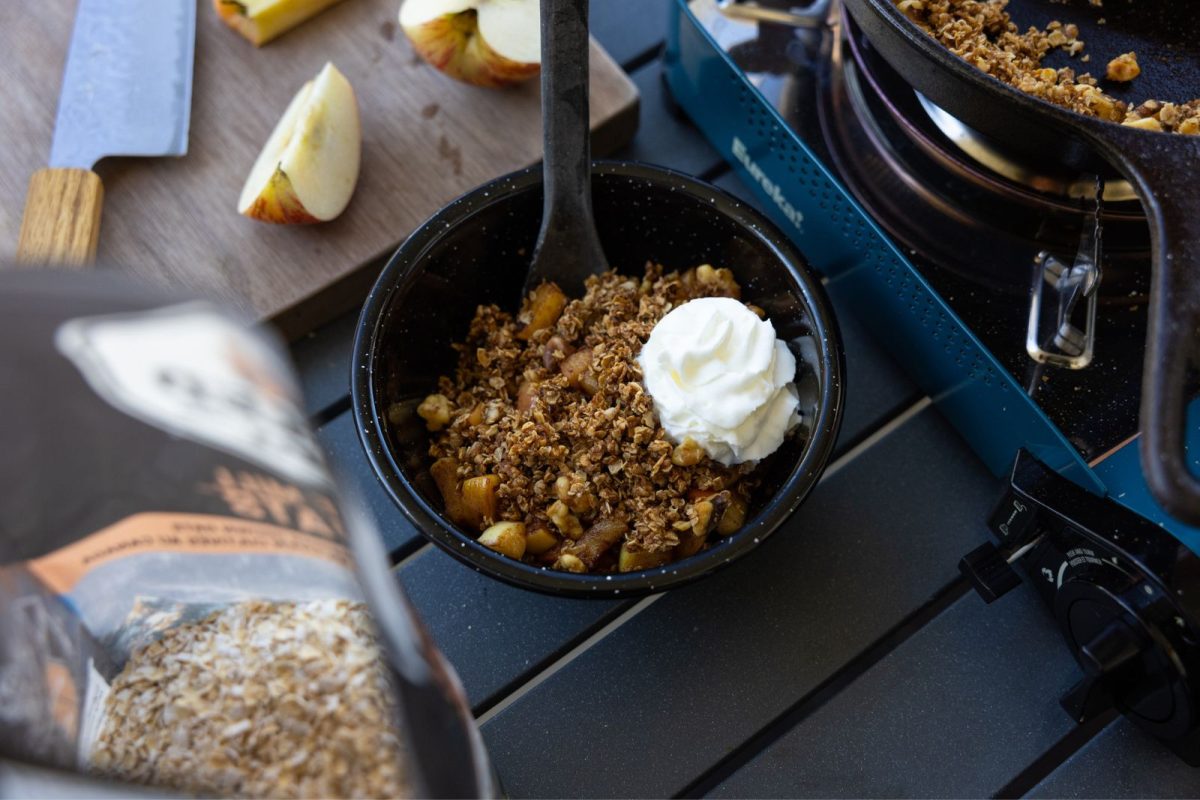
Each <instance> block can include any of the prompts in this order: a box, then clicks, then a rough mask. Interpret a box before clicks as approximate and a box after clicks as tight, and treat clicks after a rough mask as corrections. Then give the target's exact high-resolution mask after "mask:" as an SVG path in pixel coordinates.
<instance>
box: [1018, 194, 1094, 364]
mask: <svg viewBox="0 0 1200 800" xmlns="http://www.w3.org/2000/svg"><path fill="white" fill-rule="evenodd" d="M1102 191H1103V185H1102V184H1101V182H1100V181H1099V180H1098V179H1097V181H1096V192H1095V194H1094V195H1093V196H1092V197H1090V198H1088V199H1087V202H1089V205H1090V208H1089V214H1088V218H1087V219H1086V220H1085V222H1084V225H1083V232H1082V233H1081V234H1080V238H1079V251H1078V252H1077V253H1076V255H1075V263H1074V264H1072V265H1070V266H1067V265H1066V264H1065V263H1063V262H1062V261H1059V260H1058V259H1057V258H1055V257H1054V256H1052V255H1050V254H1049V253H1048V252H1046V251H1044V250H1043V251H1042V252H1040V253H1038V254H1037V257H1036V258H1035V259H1034V266H1035V269H1034V271H1033V290H1032V293H1031V300H1030V304H1029V327H1028V329H1027V331H1026V334H1025V350H1026V352H1028V353H1029V356H1030V358H1032V359H1033V360H1034V361H1037V362H1038V363H1039V364H1050V365H1052V366H1056V367H1066V368H1068V369H1083V368H1084V367H1086V366H1087V365H1088V364H1090V363H1092V356H1093V355H1094V354H1095V346H1096V303H1097V299H1098V298H1099V296H1100V291H1099V288H1100V277H1101V273H1100V252H1101V251H1100V237H1101V228H1100V200H1099V198H1100V196H1101V193H1102ZM1081 305H1082V311H1081V309H1080V307H1081ZM1044 306H1048V307H1049V308H1048V309H1047V311H1048V312H1049V313H1047V314H1043V310H1042V309H1043V307H1044ZM1043 316H1048V317H1049V318H1050V319H1051V320H1052V321H1053V325H1052V326H1047V328H1048V329H1049V331H1050V332H1049V335H1046V334H1045V333H1044V332H1043V330H1042V319H1043ZM1080 317H1082V319H1080ZM1077 323H1081V324H1082V327H1080V325H1079V324H1077Z"/></svg>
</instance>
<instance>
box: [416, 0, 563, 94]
mask: <svg viewBox="0 0 1200 800" xmlns="http://www.w3.org/2000/svg"><path fill="white" fill-rule="evenodd" d="M400 27H401V28H403V29H404V32H405V34H407V35H408V38H409V41H411V42H412V45H413V48H414V49H415V50H416V51H417V53H419V54H420V55H421V57H422V58H424V59H425V60H426V61H428V62H429V63H430V64H432V65H433V66H434V67H436V68H437V69H439V70H441V71H442V72H444V73H446V74H447V75H449V76H450V77H452V78H456V79H458V80H460V81H463V82H465V83H470V84H474V85H476V86H488V87H496V88H499V87H503V86H511V85H513V84H516V83H521V82H522V81H526V80H528V79H530V78H532V77H534V76H536V75H537V74H538V73H539V72H540V71H541V60H542V53H541V22H540V19H539V8H538V0H405V2H404V5H403V6H401V7H400Z"/></svg>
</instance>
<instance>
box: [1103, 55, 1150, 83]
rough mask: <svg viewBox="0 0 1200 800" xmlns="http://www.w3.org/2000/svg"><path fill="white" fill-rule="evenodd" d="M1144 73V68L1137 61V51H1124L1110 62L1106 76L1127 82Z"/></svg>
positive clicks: (1113, 79)
mask: <svg viewBox="0 0 1200 800" xmlns="http://www.w3.org/2000/svg"><path fill="white" fill-rule="evenodd" d="M1141 74H1142V68H1141V67H1139V66H1138V63H1137V53H1132V52H1130V53H1122V54H1121V55H1119V56H1117V57H1116V58H1114V59H1113V60H1112V61H1110V62H1108V70H1107V71H1106V72H1105V73H1104V77H1106V78H1108V79H1109V80H1110V81H1120V82H1121V83H1125V82H1126V81H1131V80H1133V79H1134V78H1136V77H1137V76H1138V75H1141Z"/></svg>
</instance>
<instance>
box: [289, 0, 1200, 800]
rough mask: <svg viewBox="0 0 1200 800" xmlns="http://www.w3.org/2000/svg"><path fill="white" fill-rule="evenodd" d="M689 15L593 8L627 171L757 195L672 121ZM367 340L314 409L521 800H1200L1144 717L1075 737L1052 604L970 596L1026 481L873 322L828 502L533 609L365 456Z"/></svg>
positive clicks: (846, 331) (307, 346) (338, 352)
mask: <svg viewBox="0 0 1200 800" xmlns="http://www.w3.org/2000/svg"><path fill="white" fill-rule="evenodd" d="M667 4H668V0H597V2H594V3H593V4H592V5H593V10H592V30H593V33H594V34H595V35H596V37H597V38H598V39H599V40H600V41H601V43H602V44H604V46H605V47H606V48H607V49H608V51H609V52H610V53H611V54H612V55H613V57H614V58H615V59H616V60H617V61H618V62H620V63H621V64H622V66H623V67H624V68H625V69H626V71H627V72H629V74H630V75H631V76H632V77H633V79H634V80H635V82H636V83H637V85H638V87H639V88H640V90H641V93H642V109H641V115H642V116H641V126H640V128H639V132H638V134H637V137H636V139H635V140H634V142H633V143H632V145H631V146H630V147H628V148H627V150H626V151H625V152H622V153H619V154H618V156H619V157H622V158H630V159H638V160H644V161H649V162H653V163H658V164H663V165H666V166H669V167H673V168H676V169H679V170H683V171H686V172H690V173H693V174H696V175H699V176H701V177H702V178H705V179H707V180H710V181H713V182H715V183H716V184H717V185H719V186H721V187H723V188H725V189H726V190H728V191H731V192H732V193H734V194H737V195H741V196H743V197H746V198H748V199H749V195H748V192H747V190H746V188H745V186H744V185H742V184H741V182H740V181H739V180H738V178H737V177H736V176H734V175H733V174H732V173H731V172H730V171H729V169H728V167H727V166H726V165H725V164H724V162H722V161H721V159H720V157H719V156H718V154H717V153H716V152H715V151H714V150H713V149H712V148H711V147H710V146H709V145H708V144H707V143H706V142H705V141H704V139H703V137H702V136H701V135H700V134H699V133H698V132H697V131H696V130H695V129H693V128H691V127H690V126H689V125H688V124H687V123H686V122H685V121H683V120H680V119H678V118H677V117H675V116H672V114H671V113H670V112H669V111H668V108H667V104H666V102H665V98H664V97H663V89H662V85H661V83H660V79H659V75H660V66H661V65H660V61H659V58H660V54H661V49H662V39H663V36H664V33H665V25H666V20H667ZM751 202H752V201H751ZM356 318H357V314H356V313H350V314H346V315H345V316H343V317H341V318H340V319H337V320H336V321H334V322H332V323H330V324H328V325H326V326H324V327H322V328H320V329H318V330H315V331H313V332H311V333H310V334H309V335H308V336H306V337H304V338H302V339H300V340H299V341H297V342H296V343H295V344H294V345H293V355H294V357H295V359H296V361H297V363H298V366H299V369H300V373H301V378H302V381H303V384H304V387H305V390H306V396H307V402H308V403H309V411H310V413H311V415H312V419H313V421H314V423H315V424H316V425H317V427H318V432H319V436H320V439H321V441H322V442H323V444H324V446H325V447H326V449H327V451H328V453H329V455H330V456H331V458H332V460H333V461H334V463H335V464H336V465H337V466H338V467H340V468H341V470H342V471H343V472H344V473H345V474H346V476H347V477H348V479H350V480H351V481H353V482H355V483H356V484H357V486H358V488H359V489H360V491H361V493H362V494H363V496H364V497H365V498H366V500H367V503H368V505H369V508H370V511H371V512H372V513H373V514H374V516H375V519H376V521H377V523H378V525H379V528H380V530H381V532H382V534H383V536H384V538H385V540H386V543H387V547H388V549H389V550H390V552H391V555H392V558H393V560H394V562H395V564H396V574H397V577H398V579H399V580H400V582H401V583H402V584H403V586H404V588H405V590H406V591H407V592H408V595H409V597H410V598H411V599H412V601H413V603H414V604H415V605H416V606H417V608H418V610H419V611H420V614H421V616H422V617H423V619H424V620H425V622H426V624H427V625H428V627H429V629H430V631H431V632H432V634H433V636H434V638H435V639H436V640H437V642H438V644H439V646H440V647H441V649H442V651H443V652H444V653H445V655H446V656H447V657H448V658H449V659H450V661H451V662H452V663H453V664H454V666H455V667H456V668H457V670H458V673H459V675H460V676H461V678H462V680H463V682H464V684H465V686H466V689H467V692H468V695H469V698H470V701H471V703H472V706H473V708H474V711H475V713H476V715H477V716H478V719H479V722H480V725H481V727H482V731H483V736H484V739H485V741H486V743H487V746H488V748H489V751H490V754H491V757H492V759H493V761H494V763H495V765H496V768H497V770H498V772H499V775H500V778H501V780H502V782H503V786H504V789H505V791H506V792H507V793H508V794H509V795H511V796H513V797H566V796H586V797H608V796H659V795H663V796H665V795H680V796H693V795H695V796H699V795H712V796H722V797H732V796H860V797H861V796H956V797H966V796H991V795H996V796H1021V795H1029V796H1034V797H1094V796H1108V797H1187V796H1196V795H1200V771H1195V770H1192V769H1191V768H1189V767H1187V766H1185V765H1184V764H1183V763H1182V762H1180V761H1179V760H1177V759H1176V758H1175V756H1174V755H1172V754H1171V753H1170V752H1168V751H1167V750H1166V749H1165V748H1163V747H1162V746H1161V745H1159V744H1157V743H1156V742H1154V741H1152V740H1150V739H1148V738H1147V737H1145V736H1144V735H1142V734H1141V732H1140V731H1138V730H1137V729H1135V728H1134V727H1133V726H1132V725H1131V724H1130V723H1128V722H1126V721H1125V720H1124V719H1121V718H1113V717H1107V718H1104V719H1101V720H1098V721H1096V722H1095V723H1093V724H1090V725H1087V726H1083V727H1077V726H1075V725H1074V724H1073V723H1072V721H1071V720H1069V719H1068V718H1067V716H1066V714H1065V713H1064V712H1063V711H1062V710H1061V709H1060V708H1059V705H1058V697H1059V696H1060V695H1061V694H1062V693H1063V692H1064V691H1065V690H1066V689H1067V688H1068V687H1070V686H1071V684H1072V683H1073V682H1074V681H1075V680H1076V678H1077V677H1078V669H1077V667H1076V666H1075V664H1074V662H1073V660H1072V658H1071V656H1070V655H1069V654H1068V652H1067V650H1066V647H1065V645H1064V644H1063V642H1062V641H1061V640H1060V637H1059V634H1058V631H1057V630H1056V628H1055V626H1054V623H1053V621H1052V620H1051V618H1050V615H1049V613H1048V612H1047V611H1046V610H1045V609H1044V608H1043V607H1042V606H1041V605H1040V604H1039V602H1038V601H1037V598H1036V597H1035V596H1034V594H1033V592H1032V591H1031V590H1030V589H1029V588H1028V587H1021V588H1020V589H1018V590H1016V591H1014V592H1012V593H1011V594H1009V595H1007V596H1005V597H1004V598H1002V599H1001V600H1000V601H999V602H997V603H996V604H995V605H993V606H991V607H988V606H985V605H984V604H983V603H982V601H981V600H979V599H978V598H977V597H976V596H975V595H974V594H973V593H971V592H970V591H969V590H968V588H967V586H966V585H965V583H964V581H963V580H962V579H961V578H960V577H959V574H958V572H957V569H956V564H957V562H958V559H959V557H960V556H961V555H963V554H964V553H965V552H967V551H968V550H970V549H972V548H973V547H975V546H977V545H978V544H980V543H981V542H983V541H985V540H986V539H987V538H988V533H987V531H986V529H985V526H984V520H985V517H986V515H987V512H988V511H989V509H990V507H991V505H992V504H993V502H994V501H995V500H996V498H997V497H998V495H999V492H1000V489H1001V481H1000V480H999V479H997V478H996V477H994V476H992V475H991V474H990V473H988V472H987V470H986V469H985V468H984V467H983V465H982V463H981V462H979V461H978V460H977V459H976V458H975V456H974V455H973V454H972V453H971V452H970V450H968V448H967V447H966V446H965V445H964V443H963V442H962V441H961V440H960V439H959V438H958V436H957V434H956V433H955V432H954V431H953V430H952V429H951V428H950V427H949V425H948V424H947V423H946V422H945V421H944V420H943V419H942V418H941V417H940V415H939V413H938V411H937V410H936V409H935V408H934V407H933V406H932V405H931V404H930V402H929V399H928V398H926V397H924V396H922V394H921V393H920V391H918V389H917V388H916V387H915V386H914V385H913V384H912V383H910V382H909V381H908V380H907V378H906V377H905V376H904V375H903V373H902V372H901V371H900V370H899V369H898V368H897V367H896V366H895V365H894V364H893V363H891V362H890V361H889V359H888V358H887V356H885V355H884V354H883V353H882V352H881V351H880V350H879V349H878V347H877V346H876V345H875V344H873V343H872V342H871V341H870V340H869V339H867V338H866V336H865V334H864V333H863V332H862V330H861V329H860V328H859V326H858V324H857V323H856V322H855V320H854V318H853V317H852V316H851V315H850V314H849V313H848V312H846V311H844V310H843V311H842V312H841V313H840V315H839V321H840V324H841V327H842V331H843V336H844V339H845V347H846V362H847V366H848V370H849V377H848V405H847V409H846V416H845V422H844V425H843V428H842V433H841V439H840V441H839V444H838V447H837V451H836V454H835V457H834V460H833V461H832V463H831V465H830V467H829V469H828V470H827V472H826V474H825V476H824V478H823V480H822V482H821V484H820V485H819V486H818V487H817V489H816V490H815V491H814V492H813V494H812V496H811V497H810V499H809V500H808V502H807V503H806V504H805V505H804V506H803V507H802V508H801V509H800V510H799V512H798V513H797V514H796V515H795V516H794V517H793V518H792V519H791V520H789V521H788V522H787V523H786V524H785V526H784V528H783V530H781V531H779V532H778V533H777V534H776V535H775V536H774V537H773V538H772V539H771V540H770V541H768V542H767V543H765V544H764V545H763V546H762V547H761V548H760V549H759V550H758V551H756V552H755V553H753V554H751V555H750V556H748V557H747V558H746V559H744V560H743V561H742V562H740V563H738V564H737V565H735V566H733V567H731V568H730V569H728V570H726V571H724V572H721V573H719V574H717V575H715V576H712V577H710V578H707V579H705V580H703V581H701V582H700V583H698V584H694V585H692V586H690V587H685V588H682V589H677V590H675V591H672V592H669V593H666V594H660V595H655V596H651V597H647V598H645V599H641V600H636V601H635V600H628V601H619V600H608V601H588V600H566V599H555V598H550V597H545V596H541V595H537V594H534V593H531V592H526V591H522V590H518V589H514V588H511V587H508V586H506V585H503V584H501V583H499V582H497V581H495V580H493V579H490V578H487V577H485V576H482V575H479V574H477V573H475V572H473V571H471V570H469V569H468V568H466V567H464V566H462V565H461V564H459V563H457V562H456V561H454V560H452V559H451V558H450V557H449V556H447V555H445V554H443V553H442V552H440V551H438V550H437V549H435V548H434V547H433V546H431V545H429V544H427V543H426V541H425V540H424V539H423V538H422V537H421V536H420V534H419V533H418V532H417V531H416V530H414V529H413V527H412V526H411V525H410V524H409V523H408V522H407V521H406V520H405V519H404V518H403V516H402V515H401V514H400V512H399V511H398V509H396V508H395V507H394V506H393V504H392V503H391V501H390V500H389V498H388V497H387V496H386V495H385V494H384V491H383V489H382V488H381V487H380V486H379V484H378V483H377V481H376V479H375V477H374V475H373V474H372V473H371V471H370V467H369V465H368V463H367V460H366V458H365V456H364V455H363V452H362V449H361V447H360V445H359V443H358V439H357V434H356V432H355V429H354V422H353V419H352V416H351V413H350V410H349V408H350V400H349V378H348V376H349V373H350V364H349V357H350V348H351V340H352V337H353V331H354V325H355V321H356Z"/></svg>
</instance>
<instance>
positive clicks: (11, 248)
mask: <svg viewBox="0 0 1200 800" xmlns="http://www.w3.org/2000/svg"><path fill="white" fill-rule="evenodd" d="M197 2H198V3H199V7H198V19H197V38H196V69H195V84H194V87H193V95H192V123H191V135H190V140H189V149H188V154H187V155H186V156H185V157H183V158H178V159H174V158H158V159H133V158H112V159H106V160H104V161H101V162H100V164H99V165H98V166H97V168H96V171H97V172H98V173H99V174H100V176H101V177H102V179H103V181H104V187H105V205H104V211H103V217H102V220H101V233H100V249H99V256H98V266H97V267H95V268H96V269H114V270H120V271H122V272H128V273H133V274H135V275H138V276H144V277H146V278H149V279H151V280H154V281H158V282H161V283H165V284H169V285H172V286H176V287H183V288H186V289H189V290H196V291H199V292H203V293H206V294H209V295H212V296H216V297H218V298H220V299H221V300H223V301H225V302H228V303H230V304H232V305H234V306H236V307H238V308H240V309H242V310H244V311H247V312H250V313H252V314H254V315H256V316H257V317H260V318H271V319H274V320H276V321H277V322H279V323H281V324H282V325H283V327H284V328H285V332H295V331H298V330H305V329H311V327H312V326H313V325H315V324H318V323H319V322H321V321H323V320H324V319H326V318H328V317H330V316H332V315H333V314H336V313H340V312H342V311H344V310H345V309H346V308H348V307H349V303H350V302H353V301H352V300H350V299H349V298H354V300H361V297H362V294H363V291H364V287H365V286H366V285H368V283H369V280H370V279H371V277H372V276H371V275H366V274H363V270H364V267H366V266H367V265H369V264H371V262H372V261H373V260H375V259H377V258H378V257H380V256H382V255H385V254H386V253H388V252H390V251H391V250H392V249H394V248H395V246H396V245H397V244H399V242H401V241H402V240H403V239H404V238H405V236H407V235H408V233H409V232H411V231H412V230H413V229H414V228H415V227H416V226H417V225H419V224H420V223H421V222H422V221H423V220H424V219H426V218H427V217H428V216H429V215H430V214H432V213H433V212H434V211H436V210H437V209H438V208H440V207H441V206H442V205H443V204H445V203H446V202H447V201H449V200H451V199H453V198H454V197H456V196H458V195H459V194H462V193H463V192H465V191H467V190H469V189H471V188H473V187H475V186H477V185H479V184H481V183H483V182H485V181H488V180H490V179H492V178H495V177H497V176H498V175H501V174H503V173H506V172H509V171H512V170H515V169H519V168H521V167H524V166H528V165H529V164H532V163H534V162H536V161H537V160H538V159H540V157H541V117H540V99H539V96H538V85H537V81H536V80H534V81H532V82H529V83H526V84H523V85H522V86H520V87H517V88H513V89H506V90H500V91H497V90H494V89H481V88H476V87H472V86H467V85H464V84H461V83H459V82H457V81H454V80H451V79H450V78H448V77H446V76H445V75H442V74H441V73H439V72H437V71H436V70H434V69H433V68H432V67H430V66H428V65H427V64H426V63H425V62H424V61H422V60H421V59H420V58H419V57H418V56H417V55H416V54H415V52H414V51H413V49H412V47H411V46H410V45H409V43H408V40H407V38H406V37H405V35H404V33H403V31H401V30H400V29H399V26H398V24H397V21H396V20H397V14H398V9H399V5H400V4H399V0H343V2H341V3H340V4H338V5H336V6H334V7H333V8H331V9H329V10H328V11H326V12H324V13H322V14H320V15H318V16H317V17H315V18H314V19H312V20H310V21H309V22H306V23H304V24H303V25H301V26H300V27H298V28H295V29H293V30H292V31H290V32H289V33H287V34H285V35H284V36H282V37H281V38H279V39H277V40H276V41H274V42H271V43H270V44H268V45H266V46H265V47H262V48H259V49H256V48H255V47H254V46H253V45H251V44H250V43H249V42H247V41H246V40H245V39H243V38H242V37H241V36H239V35H237V34H236V33H234V32H233V31H232V30H230V29H228V28H226V27H225V26H224V25H223V24H221V23H220V22H219V21H218V19H217V17H216V14H215V12H214V11H213V8H212V3H211V2H210V0H197ZM74 12H75V2H74V0H0V85H3V86H4V87H5V88H4V90H3V93H2V94H0V97H2V98H3V104H2V106H0V260H4V261H11V256H12V254H13V253H14V252H15V249H16V242H17V232H18V230H19V228H20V222H21V211H22V207H23V204H24V199H25V189H26V185H27V183H28V180H29V176H30V175H31V174H32V173H33V172H34V170H36V169H38V168H39V167H42V166H45V164H46V160H47V159H48V157H49V153H50V142H51V138H52V136H53V131H54V118H55V112H56V108H57V104H58V94H59V88H60V85H61V79H62V72H63V65H64V62H65V58H66V52H67V46H68V44H69V41H70V37H71V28H72V23H73V19H74ZM326 61H332V62H333V63H334V64H336V65H337V67H338V69H340V70H341V71H342V72H343V73H345V75H346V77H347V78H349V80H350V82H351V84H353V86H354V88H355V90H356V92H357V94H358V100H359V109H360V113H361V115H362V126H363V158H362V172H361V175H360V177H359V182H358V188H357V189H356V191H355V194H354V199H353V200H352V201H351V203H350V206H349V208H347V209H346V211H345V212H344V213H343V214H342V216H341V217H339V218H338V219H337V220H334V221H333V222H329V223H324V224H319V225H313V226H276V225H267V224H264V223H259V222H255V221H253V220H249V219H246V218H244V217H242V216H240V215H239V214H238V213H237V211H236V208H235V207H236V204H237V198H238V194H239V192H240V191H241V188H242V183H243V181H244V180H245V177H246V174H247V173H248V172H249V170H250V167H251V165H252V164H253V163H254V159H255V157H256V156H257V155H258V152H259V150H260V149H261V147H262V145H263V143H264V142H265V141H266V139H267V136H268V134H269V133H270V132H271V129H272V128H273V127H274V125H275V123H276V122H277V121H278V119H279V116H280V115H281V114H282V113H283V110H284V108H285V107H286V106H287V104H288V102H289V101H290V100H291V98H292V96H293V95H294V94H295V92H296V91H297V90H298V89H299V88H300V86H301V85H302V84H303V83H304V82H305V81H307V80H309V79H310V78H312V77H313V76H315V75H316V74H317V72H318V71H319V70H320V68H321V67H322V65H324V63H325V62H326ZM591 70H592V72H591V76H592V77H591V98H592V100H591V103H592V125H593V130H594V145H593V146H594V150H595V152H596V154H597V155H603V154H605V153H611V152H612V151H613V150H615V149H616V148H617V147H619V146H620V145H622V144H624V143H625V142H627V141H628V140H629V139H630V138H632V136H633V133H634V130H635V129H636V126H637V101H638V96H637V89H636V88H635V87H634V85H633V83H632V82H631V81H630V80H629V78H628V76H626V75H625V73H624V72H622V71H621V69H620V68H619V67H618V66H617V65H616V64H615V63H614V62H613V61H612V59H611V58H609V56H608V55H607V54H606V53H605V52H604V51H603V50H602V49H601V48H600V47H599V46H598V45H597V44H596V43H595V42H593V43H592V50H591ZM372 271H373V270H372Z"/></svg>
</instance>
